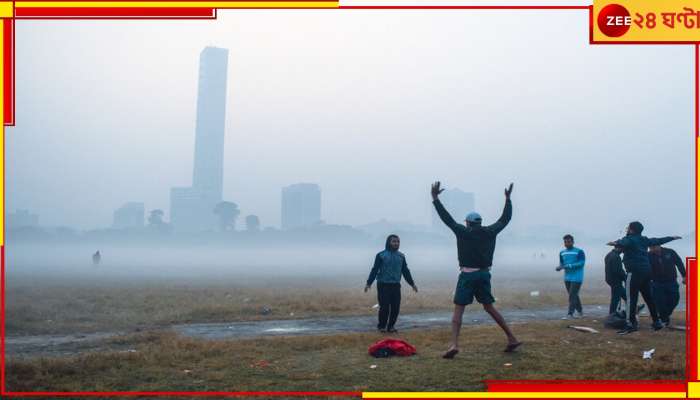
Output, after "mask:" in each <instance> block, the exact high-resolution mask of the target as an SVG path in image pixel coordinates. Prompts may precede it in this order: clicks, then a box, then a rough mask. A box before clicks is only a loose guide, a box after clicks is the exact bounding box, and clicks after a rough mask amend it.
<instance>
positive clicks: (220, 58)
mask: <svg viewBox="0 0 700 400" xmlns="http://www.w3.org/2000/svg"><path fill="white" fill-rule="evenodd" d="M227 69H228V50H227V49H221V48H216V47H206V48H205V49H204V50H202V53H201V54H200V56H199V84H198V85H199V86H198V91H197V121H196V125H195V143H194V167H193V171H192V186H191V187H179V188H172V189H171V191H170V222H171V224H172V226H173V229H175V230H178V231H202V230H208V229H214V228H215V227H216V226H217V218H216V216H215V215H214V207H215V206H216V204H217V203H219V202H221V201H222V200H223V180H224V127H225V121H226V80H227Z"/></svg>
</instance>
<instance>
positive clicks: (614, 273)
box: [605, 250, 627, 285]
mask: <svg viewBox="0 0 700 400" xmlns="http://www.w3.org/2000/svg"><path fill="white" fill-rule="evenodd" d="M626 278H627V273H625V270H624V269H623V268H622V259H621V258H620V254H619V253H616V252H615V251H614V250H612V251H610V253H608V254H607V255H606V256H605V283H607V284H608V285H618V284H620V283H622V282H624V281H625V279H626Z"/></svg>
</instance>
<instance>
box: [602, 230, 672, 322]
mask: <svg viewBox="0 0 700 400" xmlns="http://www.w3.org/2000/svg"><path fill="white" fill-rule="evenodd" d="M643 230H644V225H642V223H641V222H639V221H634V222H630V224H629V226H627V235H626V236H625V237H623V238H622V239H618V240H616V241H614V242H609V243H608V246H615V247H621V248H622V253H623V254H624V258H623V260H622V262H623V263H624V264H625V269H627V282H626V284H625V290H626V291H627V310H626V311H627V313H626V314H627V321H626V322H625V327H624V328H623V329H622V330H621V331H619V332H618V333H619V334H620V335H627V334H630V333H632V332H636V331H638V330H639V326H638V324H637V301H638V299H639V293H641V294H642V297H643V298H644V302H645V303H646V305H647V307H648V308H649V315H650V316H651V319H652V325H651V326H652V328H653V329H654V330H656V331H658V330H659V329H661V328H663V327H664V325H663V323H662V322H661V321H660V320H659V315H658V313H657V312H656V306H655V304H654V300H653V298H652V295H651V264H649V255H648V253H647V248H648V247H649V246H655V245H662V244H664V243H668V242H670V241H672V240H676V239H680V238H681V237H680V236H667V237H663V238H648V237H646V236H642V231H643Z"/></svg>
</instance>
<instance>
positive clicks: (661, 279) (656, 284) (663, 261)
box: [649, 246, 685, 326]
mask: <svg viewBox="0 0 700 400" xmlns="http://www.w3.org/2000/svg"><path fill="white" fill-rule="evenodd" d="M649 263H650V264H651V288H652V290H651V291H652V294H653V297H654V303H655V305H656V310H657V312H658V313H659V318H660V319H661V323H663V324H664V326H669V325H671V314H673V310H674V309H675V308H676V306H677V305H678V301H679V300H680V293H679V292H678V275H676V269H678V272H680V273H681V276H682V277H683V284H684V285H685V265H683V260H682V259H681V257H680V256H679V255H678V253H676V252H675V251H674V250H673V249H669V248H666V247H661V246H651V247H650V248H649Z"/></svg>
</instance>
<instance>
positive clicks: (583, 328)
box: [567, 325, 600, 333]
mask: <svg viewBox="0 0 700 400" xmlns="http://www.w3.org/2000/svg"><path fill="white" fill-rule="evenodd" d="M567 328H571V329H574V330H577V331H579V332H587V333H600V332H598V331H597V330H595V329H593V328H589V327H587V326H576V325H569V326H568V327H567Z"/></svg>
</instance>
